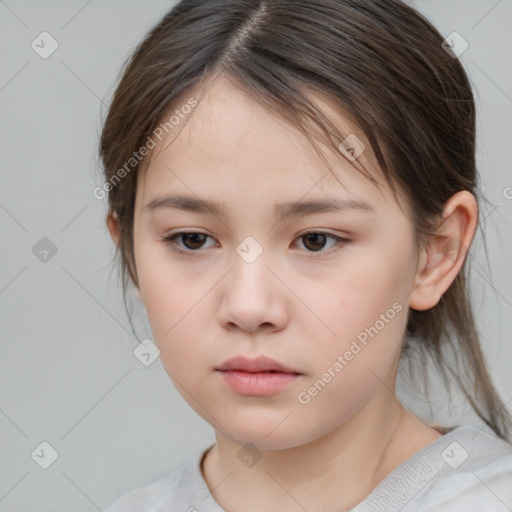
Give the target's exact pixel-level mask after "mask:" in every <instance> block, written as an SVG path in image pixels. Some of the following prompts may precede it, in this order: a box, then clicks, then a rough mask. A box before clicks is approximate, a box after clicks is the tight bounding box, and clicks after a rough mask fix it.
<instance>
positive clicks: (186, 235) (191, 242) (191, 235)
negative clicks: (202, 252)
mask: <svg viewBox="0 0 512 512" xmlns="http://www.w3.org/2000/svg"><path fill="white" fill-rule="evenodd" d="M207 238H210V237H209V236H208V235H206V234H205V233H195V232H186V231H181V232H180V233H175V234H174V235H169V236H165V237H163V238H162V240H163V242H164V243H165V244H166V245H168V246H169V247H170V248H171V249H172V250H173V251H176V252H181V253H186V252H199V251H198V249H201V248H202V246H203V244H204V243H205V241H206V239H207ZM178 242H181V243H178Z"/></svg>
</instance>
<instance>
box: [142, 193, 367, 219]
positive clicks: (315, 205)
mask: <svg viewBox="0 0 512 512" xmlns="http://www.w3.org/2000/svg"><path fill="white" fill-rule="evenodd" d="M223 206H224V203H222V202H221V201H214V200H208V199H200V198H196V197H192V196H185V195H167V196H162V197H157V198H155V199H153V200H152V201H151V202H149V203H148V204H146V205H145V206H144V208H143V211H150V212H151V211H155V210H158V209H161V208H170V209H176V210H182V211H186V212H192V213H199V214H208V213H211V214H213V215H215V216H217V217H222V216H223V213H222V208H223ZM352 210H356V211H362V212H367V213H375V210H374V209H373V208H372V207H371V206H370V205H369V204H368V203H366V202H364V201H362V200H358V199H341V198H334V197H333V198H325V199H319V200H310V201H291V202H287V203H279V204H276V205H275V206H274V214H275V216H276V217H278V218H285V217H303V216H306V215H311V214H314V213H328V212H346V211H352Z"/></svg>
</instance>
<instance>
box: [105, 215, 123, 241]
mask: <svg viewBox="0 0 512 512" xmlns="http://www.w3.org/2000/svg"><path fill="white" fill-rule="evenodd" d="M105 222H106V224H107V227H108V231H109V233H110V237H111V238H112V241H113V242H114V244H116V245H119V241H120V240H121V229H120V227H119V218H118V216H117V212H116V211H115V210H114V211H112V210H109V212H108V213H107V217H106V219H105Z"/></svg>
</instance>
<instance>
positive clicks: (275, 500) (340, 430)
mask: <svg viewBox="0 0 512 512" xmlns="http://www.w3.org/2000/svg"><path fill="white" fill-rule="evenodd" d="M438 437H440V434H439V433H438V432H435V431H434V430H433V429H431V428H429V427H427V426H426V425H425V424H424V423H423V422H421V421H420V420H419V419H418V418H416V417H415V416H414V415H412V414H411V413H410V412H409V411H407V410H406V409H405V408H404V407H403V406H402V404H401V403H400V402H399V401H398V400H397V399H396V397H395V395H394V394H393V393H391V392H390V390H389V389H387V388H385V387H384V386H383V388H382V391H381V393H380V396H375V397H374V399H373V400H372V401H370V402H369V403H368V404H366V405H365V406H364V407H363V408H362V409H360V410H359V411H358V412H357V413H356V414H354V415H353V416H352V417H351V418H350V419H349V420H348V421H346V422H345V423H343V424H342V425H340V426H339V427H337V428H336V429H334V430H333V431H331V432H329V433H328V434H326V435H324V436H322V437H320V438H318V439H315V440H314V441H311V442H309V443H307V444H304V445H301V446H296V447H292V448H287V449H283V450H264V451H262V452H261V455H262V457H261V458H260V459H259V460H258V462H257V463H256V464H254V465H253V466H251V467H246V466H244V465H243V464H241V462H240V460H239V459H238V457H237V453H238V451H239V450H240V445H239V444H237V443H234V442H233V441H231V440H230V439H228V438H227V437H225V436H223V435H222V434H220V433H218V432H217V434H216V439H217V443H216V445H215V446H213V447H212V448H211V449H210V450H209V451H208V453H207V454H206V456H205V457H204V459H203V462H202V471H203V475H204V478H205V480H206V483H207V484H208V487H209V488H210V489H211V490H213V492H212V494H213V495H214V497H215V499H216V501H217V502H218V503H219V504H220V505H221V506H222V507H223V508H225V509H226V510H229V511H230V512H238V511H239V510H246V509H247V505H248V504H249V503H258V508H259V509H260V510H282V511H295V510H297V511H303V510H304V509H306V510H334V509H340V507H344V508H352V507H353V506H355V505H357V504H358V503H359V502H360V501H362V500H363V499H364V498H365V497H366V496H367V495H368V494H369V493H370V492H371V490H372V489H373V488H375V486H376V485H377V484H378V483H379V482H380V481H381V480H382V479H383V478H384V477H385V476H386V475H387V474H388V473H389V472H391V471H392V470H393V469H394V468H396V467H397V466H398V465H399V464H401V463H402V462H404V461H405V460H406V459H407V458H409V457H410V456H411V455H413V454H414V453H416V451H418V450H419V449H421V448H423V447H424V446H426V445H427V444H429V443H431V442H432V441H434V440H435V439H437V438H438ZM221 482H222V483H221ZM299 504H300V505H299Z"/></svg>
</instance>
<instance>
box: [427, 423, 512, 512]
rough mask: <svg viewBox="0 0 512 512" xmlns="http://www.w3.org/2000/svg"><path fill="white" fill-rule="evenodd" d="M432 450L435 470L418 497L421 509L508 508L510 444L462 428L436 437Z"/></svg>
mask: <svg viewBox="0 0 512 512" xmlns="http://www.w3.org/2000/svg"><path fill="white" fill-rule="evenodd" d="M433 448H434V449H433V450H432V455H433V456H435V457H437V462H438V471H437V473H436V475H435V476H434V478H433V479H432V481H431V483H430V485H428V486H427V490H426V492H425V494H424V495H423V497H422V500H421V502H422V510H436V511H439V512H444V511H451V510H459V509H463V510H465V511H467V512H472V511H480V510H493V511H496V512H499V511H502V510H503V511H509V510H510V509H511V507H512V445H511V444H509V443H507V442H505V441H503V440H502V439H499V438H498V437H497V436H495V435H494V434H489V433H487V432H484V431H483V430H481V429H478V428H476V427H473V426H471V425H463V426H461V427H458V428H456V429H454V430H453V431H452V432H450V434H449V435H447V436H444V437H442V438H440V439H439V440H438V442H436V443H435V446H433ZM461 507H462V508H461Z"/></svg>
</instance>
